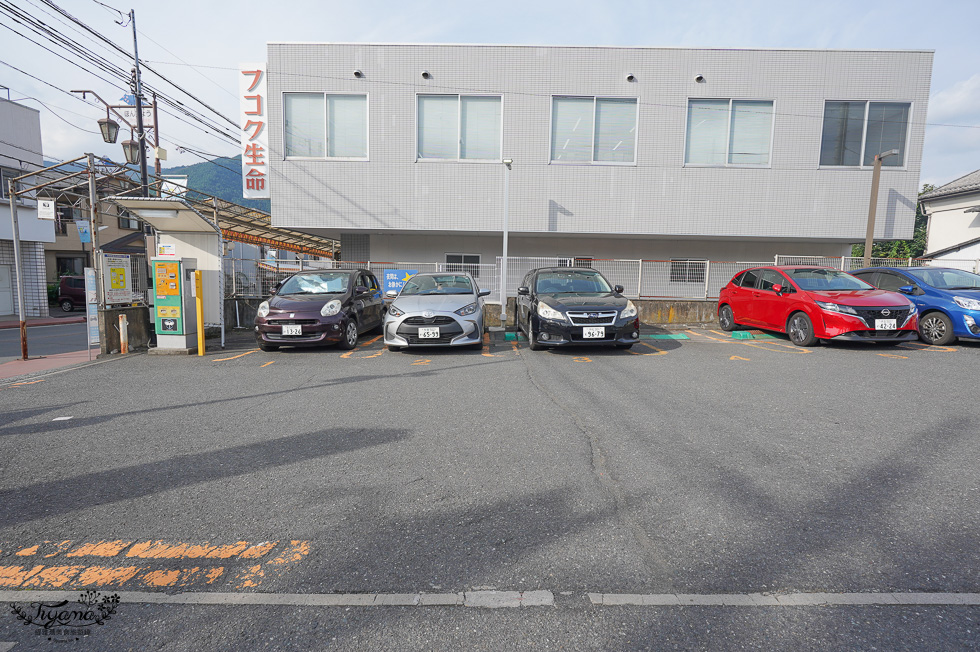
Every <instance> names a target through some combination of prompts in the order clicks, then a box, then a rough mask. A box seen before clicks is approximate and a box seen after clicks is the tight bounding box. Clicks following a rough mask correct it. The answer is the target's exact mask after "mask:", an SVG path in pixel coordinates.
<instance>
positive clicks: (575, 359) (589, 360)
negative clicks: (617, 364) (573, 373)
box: [572, 356, 592, 362]
mask: <svg viewBox="0 0 980 652" xmlns="http://www.w3.org/2000/svg"><path fill="white" fill-rule="evenodd" d="M572 360H573V361H575V362H592V358H586V357H584V356H582V357H578V358H572Z"/></svg>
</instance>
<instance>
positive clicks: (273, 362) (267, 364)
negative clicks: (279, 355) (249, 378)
mask: <svg viewBox="0 0 980 652" xmlns="http://www.w3.org/2000/svg"><path fill="white" fill-rule="evenodd" d="M270 364H276V361H275V360H272V361H271V362H266V363H265V364H264V365H262V367H268V366H269V365H270Z"/></svg>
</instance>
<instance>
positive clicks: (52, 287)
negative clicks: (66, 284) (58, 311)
mask: <svg viewBox="0 0 980 652" xmlns="http://www.w3.org/2000/svg"><path fill="white" fill-rule="evenodd" d="M60 287H61V284H60V283H48V303H57V302H58V289H59V288H60Z"/></svg>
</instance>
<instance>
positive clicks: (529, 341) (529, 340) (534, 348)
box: [524, 315, 544, 351]
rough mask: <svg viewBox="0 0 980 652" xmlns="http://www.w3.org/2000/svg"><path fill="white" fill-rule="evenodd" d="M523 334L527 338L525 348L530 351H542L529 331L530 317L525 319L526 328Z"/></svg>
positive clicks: (532, 332) (532, 333) (541, 347)
mask: <svg viewBox="0 0 980 652" xmlns="http://www.w3.org/2000/svg"><path fill="white" fill-rule="evenodd" d="M524 334H525V335H526V336H527V348H529V349H531V350H532V351H541V350H542V349H544V347H543V346H541V345H540V344H538V341H537V340H536V339H535V337H534V331H532V330H531V316H530V315H528V317H527V328H526V329H525V330H524Z"/></svg>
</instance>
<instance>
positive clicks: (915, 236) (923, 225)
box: [851, 183, 935, 258]
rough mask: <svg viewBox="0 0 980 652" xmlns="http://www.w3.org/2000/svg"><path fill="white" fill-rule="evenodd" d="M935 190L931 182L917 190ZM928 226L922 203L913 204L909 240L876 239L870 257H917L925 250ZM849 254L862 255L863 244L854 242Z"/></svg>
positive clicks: (923, 192)
mask: <svg viewBox="0 0 980 652" xmlns="http://www.w3.org/2000/svg"><path fill="white" fill-rule="evenodd" d="M932 190H935V186H933V185H931V184H928V183H926V184H923V185H922V190H921V191H920V192H919V196H920V197H921V196H922V195H923V194H925V193H927V192H930V191H932ZM928 226H929V217H928V216H927V215H926V214H925V213H923V212H922V204H921V203H916V205H915V225H914V227H913V229H912V239H911V240H876V241H875V242H874V243H873V244H872V245H871V257H872V258H919V257H920V256H922V254H924V253H925V252H926V231H927V229H928ZM851 255H852V256H854V257H855V258H861V257H862V256H864V244H863V243H862V244H856V245H853V246H852V247H851Z"/></svg>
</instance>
